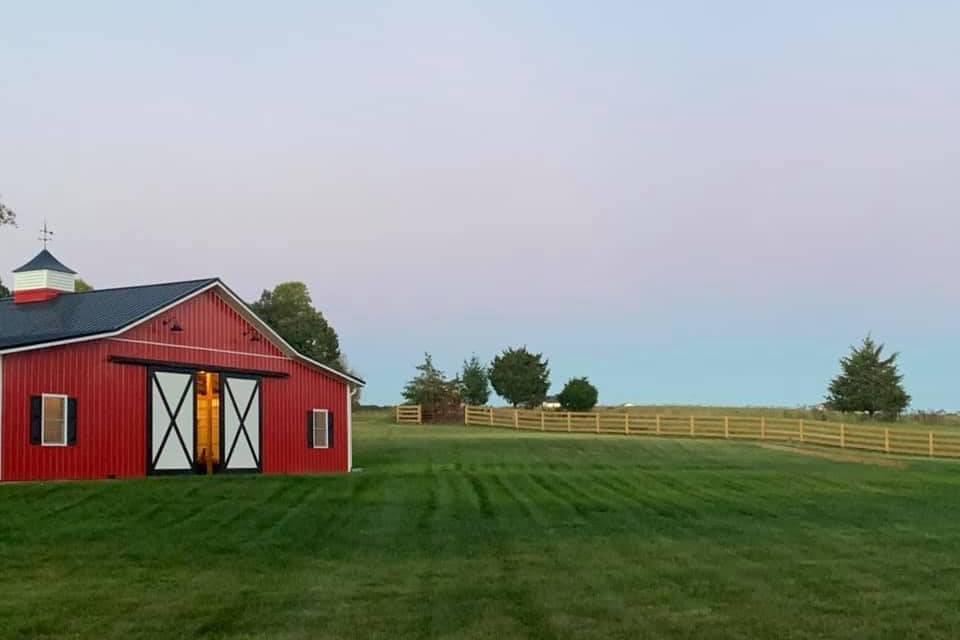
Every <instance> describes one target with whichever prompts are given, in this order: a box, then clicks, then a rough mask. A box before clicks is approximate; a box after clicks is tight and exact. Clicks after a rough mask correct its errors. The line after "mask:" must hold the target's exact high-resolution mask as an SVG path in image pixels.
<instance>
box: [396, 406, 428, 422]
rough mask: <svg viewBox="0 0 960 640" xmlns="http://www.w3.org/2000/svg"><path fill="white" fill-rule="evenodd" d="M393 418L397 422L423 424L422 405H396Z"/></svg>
mask: <svg viewBox="0 0 960 640" xmlns="http://www.w3.org/2000/svg"><path fill="white" fill-rule="evenodd" d="M395 420H396V422H397V424H423V407H421V406H420V405H418V404H401V405H398V406H397V410H396V414H395Z"/></svg>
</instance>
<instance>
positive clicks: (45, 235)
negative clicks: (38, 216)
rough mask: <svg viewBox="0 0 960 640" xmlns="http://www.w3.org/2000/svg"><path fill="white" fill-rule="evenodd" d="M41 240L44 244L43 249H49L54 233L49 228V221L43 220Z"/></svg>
mask: <svg viewBox="0 0 960 640" xmlns="http://www.w3.org/2000/svg"><path fill="white" fill-rule="evenodd" d="M39 240H40V241H41V242H43V248H44V249H46V248H47V243H48V242H50V241H51V240H53V231H50V229H49V228H48V227H47V219H46V218H44V219H43V227H42V228H41V229H40V238H39Z"/></svg>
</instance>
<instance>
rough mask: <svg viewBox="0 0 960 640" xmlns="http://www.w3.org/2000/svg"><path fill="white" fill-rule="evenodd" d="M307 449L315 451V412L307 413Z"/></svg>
mask: <svg viewBox="0 0 960 640" xmlns="http://www.w3.org/2000/svg"><path fill="white" fill-rule="evenodd" d="M307 448H308V449H313V411H310V410H308V411H307Z"/></svg>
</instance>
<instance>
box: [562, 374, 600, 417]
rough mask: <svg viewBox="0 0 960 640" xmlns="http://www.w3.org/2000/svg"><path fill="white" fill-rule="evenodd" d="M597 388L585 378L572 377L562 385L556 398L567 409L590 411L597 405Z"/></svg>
mask: <svg viewBox="0 0 960 640" xmlns="http://www.w3.org/2000/svg"><path fill="white" fill-rule="evenodd" d="M598 397H599V394H598V392H597V388H596V387H595V386H593V385H592V384H590V381H589V380H587V379H586V378H573V379H571V380H570V381H569V382H567V384H565V385H564V387H563V391H561V392H560V395H559V397H558V399H559V400H560V406H561V407H563V408H564V409H566V410H567V411H590V410H591V409H593V408H594V407H595V406H597V399H598Z"/></svg>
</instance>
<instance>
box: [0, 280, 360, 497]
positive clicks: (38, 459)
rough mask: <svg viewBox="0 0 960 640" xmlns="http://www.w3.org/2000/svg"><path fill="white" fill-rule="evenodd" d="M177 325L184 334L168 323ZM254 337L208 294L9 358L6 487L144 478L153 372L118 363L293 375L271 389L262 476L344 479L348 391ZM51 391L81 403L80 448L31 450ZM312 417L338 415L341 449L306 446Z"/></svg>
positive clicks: (266, 384)
mask: <svg viewBox="0 0 960 640" xmlns="http://www.w3.org/2000/svg"><path fill="white" fill-rule="evenodd" d="M40 304H42V303H40ZM173 319H175V320H176V322H177V324H179V325H180V326H181V327H183V331H182V332H172V331H170V328H169V327H170V324H171V323H168V324H167V325H164V324H163V322H164V320H173ZM251 331H253V327H252V326H251V325H249V323H247V322H246V321H245V320H244V319H243V318H242V317H241V316H240V315H239V314H238V313H236V311H234V309H233V308H232V307H230V306H229V305H228V304H227V303H226V302H225V301H224V300H223V299H222V298H221V297H220V296H219V295H218V294H216V293H214V292H213V291H208V292H206V293H204V294H201V295H199V296H197V297H196V298H193V299H191V300H188V301H186V302H184V303H183V304H181V305H179V306H177V307H175V308H174V309H172V310H170V311H169V312H167V313H165V314H163V315H162V316H160V317H158V318H155V319H153V320H151V321H150V322H147V323H145V324H144V325H141V326H139V327H136V328H134V329H132V330H131V331H129V332H127V333H125V334H123V335H121V336H119V337H118V338H114V339H108V340H97V341H94V342H88V343H79V344H75V345H68V346H63V347H55V348H51V349H41V350H37V351H27V352H23V353H16V354H9V355H6V356H4V357H3V360H2V366H3V434H2V437H3V443H2V444H3V447H2V455H3V479H4V480H47V479H60V478H62V479H75V478H105V477H107V476H111V475H113V476H116V477H131V476H142V475H144V474H145V473H146V462H145V459H146V446H147V444H146V425H147V414H146V408H147V398H146V396H147V382H146V370H145V369H144V368H143V367H140V366H133V365H124V364H117V363H113V362H109V358H110V356H125V357H129V358H143V359H148V360H160V361H163V362H169V363H170V364H182V363H191V364H201V365H203V366H204V368H207V369H212V370H216V368H217V367H229V368H236V369H252V370H262V371H276V372H282V373H287V374H289V377H288V378H267V379H264V381H263V392H262V393H263V408H264V411H263V418H262V428H263V453H262V456H263V470H264V472H265V473H318V472H337V471H341V472H342V471H346V470H347V465H348V459H347V458H348V454H347V448H348V443H347V438H348V434H347V423H346V420H347V415H346V409H347V404H346V403H347V389H346V383H344V382H342V381H341V380H339V379H336V378H334V377H332V376H330V375H328V374H326V373H324V372H321V371H318V370H316V369H314V368H312V367H308V366H306V365H302V364H300V363H299V362H295V361H293V360H290V359H289V358H287V357H285V356H283V355H282V353H281V352H280V350H279V349H278V348H277V347H276V345H273V344H272V343H270V342H269V341H268V340H267V339H266V337H263V338H262V339H261V340H260V341H259V342H254V341H252V340H251V339H250V337H251V335H252V333H251ZM245 333H246V335H244V334H245ZM43 393H62V394H66V395H69V396H70V397H73V398H77V433H78V437H77V444H76V446H73V447H40V446H37V445H31V444H30V424H29V423H30V396H33V395H40V394H43ZM310 409H328V410H330V411H332V412H333V416H334V431H335V433H334V444H335V446H334V448H333V449H308V448H307V432H306V420H307V411H308V410H310Z"/></svg>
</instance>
